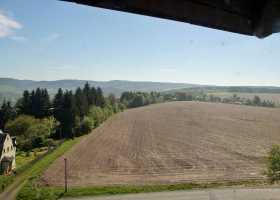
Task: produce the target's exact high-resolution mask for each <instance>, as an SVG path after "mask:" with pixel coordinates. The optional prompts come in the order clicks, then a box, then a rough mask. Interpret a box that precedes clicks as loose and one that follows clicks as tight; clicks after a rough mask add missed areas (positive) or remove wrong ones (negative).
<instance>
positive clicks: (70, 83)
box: [0, 78, 280, 102]
mask: <svg viewBox="0 0 280 200" xmlns="http://www.w3.org/2000/svg"><path fill="white" fill-rule="evenodd" d="M86 82H89V84H90V85H92V86H95V87H101V88H102V89H103V91H104V94H105V95H108V94H110V93H113V94H115V95H116V96H120V95H121V93H122V92H124V91H143V92H150V91H157V92H165V93H175V92H205V93H211V92H233V93H234V92H236V93H240V92H241V93H269V94H270V93H273V94H280V87H272V86H271V87H262V86H210V85H196V84H188V83H166V82H148V81H122V80H113V81H87V80H57V81H32V80H19V79H12V78H0V102H2V101H3V99H4V98H5V99H8V100H11V101H12V102H15V101H16V100H17V99H18V98H19V97H20V96H21V95H22V92H23V91H24V90H32V89H35V88H38V87H40V88H47V89H48V91H49V93H50V95H54V94H55V93H56V92H57V90H58V88H62V89H68V90H75V89H76V88H77V87H82V86H83V85H84V84H85V83H86Z"/></svg>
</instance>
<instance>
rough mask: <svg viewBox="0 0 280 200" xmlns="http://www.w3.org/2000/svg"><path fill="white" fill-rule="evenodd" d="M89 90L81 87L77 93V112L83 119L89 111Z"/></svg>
mask: <svg viewBox="0 0 280 200" xmlns="http://www.w3.org/2000/svg"><path fill="white" fill-rule="evenodd" d="M88 96H89V91H86V92H85V90H84V91H82V89H81V88H80V87H79V88H78V89H77V90H76V93H75V102H76V107H77V114H78V116H79V117H80V119H81V120H82V119H83V118H84V116H85V115H86V114H87V113H88V98H87V97H88Z"/></svg>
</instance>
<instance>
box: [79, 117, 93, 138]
mask: <svg viewBox="0 0 280 200" xmlns="http://www.w3.org/2000/svg"><path fill="white" fill-rule="evenodd" d="M93 128H94V120H93V119H91V118H89V117H85V118H84V119H83V121H82V123H81V128H80V131H81V133H82V134H88V133H89V132H90V131H91V130H92V129H93Z"/></svg>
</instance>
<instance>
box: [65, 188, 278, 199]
mask: <svg viewBox="0 0 280 200" xmlns="http://www.w3.org/2000/svg"><path fill="white" fill-rule="evenodd" d="M170 199H172V200H280V189H276V188H274V189H220V190H218V189H215V190H196V191H176V192H159V193H146V194H129V195H118V196H106V197H77V198H63V199H62V200H170Z"/></svg>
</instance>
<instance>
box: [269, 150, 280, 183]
mask: <svg viewBox="0 0 280 200" xmlns="http://www.w3.org/2000/svg"><path fill="white" fill-rule="evenodd" d="M266 174H267V176H268V178H269V179H270V181H271V182H275V181H279V180H280V145H275V146H273V147H272V148H271V150H270V152H269V156H268V162H267V171H266Z"/></svg>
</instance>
